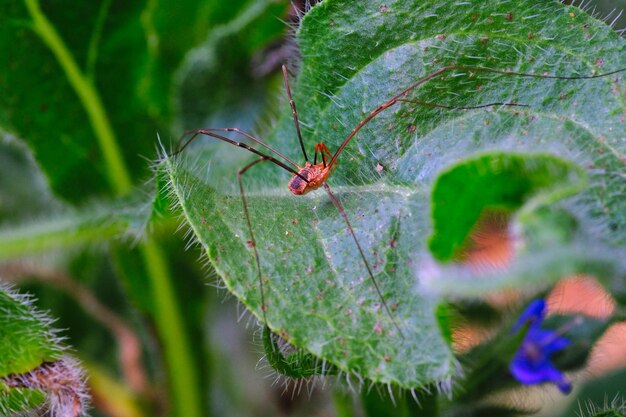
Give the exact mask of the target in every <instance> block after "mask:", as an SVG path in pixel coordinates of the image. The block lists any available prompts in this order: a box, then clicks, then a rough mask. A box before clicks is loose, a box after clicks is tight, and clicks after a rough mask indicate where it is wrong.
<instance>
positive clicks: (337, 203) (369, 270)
mask: <svg viewBox="0 0 626 417" xmlns="http://www.w3.org/2000/svg"><path fill="white" fill-rule="evenodd" d="M324 190H326V193H327V194H328V196H329V197H330V200H331V201H332V202H333V205H334V206H335V207H336V208H337V210H338V211H339V214H341V217H343V220H344V221H345V222H346V225H347V226H348V230H349V231H350V235H351V236H352V239H353V240H354V243H355V244H356V247H357V249H358V250H359V254H360V256H361V259H362V260H363V263H364V264H365V268H367V274H368V275H369V277H370V280H371V281H372V283H373V284H374V288H376V292H377V293H378V297H379V298H380V301H381V303H382V305H383V307H384V308H385V311H386V312H387V315H388V316H389V318H390V319H391V322H392V323H393V325H394V327H395V328H396V329H398V333H400V336H402V338H403V339H404V338H405V337H404V333H402V330H401V329H400V326H399V325H398V323H397V322H396V320H395V319H394V318H393V314H391V309H390V308H389V306H388V305H387V302H386V301H385V297H383V293H382V291H381V290H380V286H379V285H378V281H376V278H374V274H373V273H372V268H371V267H370V264H369V262H367V258H366V257H365V252H363V249H362V248H361V244H360V243H359V240H358V239H357V238H356V235H355V234H354V229H353V228H352V225H351V224H350V220H348V215H347V214H346V211H345V210H344V208H343V206H342V205H341V202H340V201H339V199H338V198H337V197H336V196H335V195H334V194H333V192H332V191H331V190H330V187H329V186H328V184H326V183H324Z"/></svg>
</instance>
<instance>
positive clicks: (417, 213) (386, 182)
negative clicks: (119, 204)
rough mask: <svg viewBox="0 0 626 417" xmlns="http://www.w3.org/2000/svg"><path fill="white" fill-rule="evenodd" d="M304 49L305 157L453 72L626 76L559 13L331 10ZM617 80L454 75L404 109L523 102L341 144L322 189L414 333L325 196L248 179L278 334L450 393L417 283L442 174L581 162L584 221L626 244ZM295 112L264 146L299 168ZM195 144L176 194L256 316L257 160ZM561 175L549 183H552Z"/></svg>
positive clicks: (404, 5) (438, 339) (535, 9)
mask: <svg viewBox="0 0 626 417" xmlns="http://www.w3.org/2000/svg"><path fill="white" fill-rule="evenodd" d="M298 40H299V43H300V46H301V51H302V57H303V60H302V64H301V68H300V71H299V75H298V82H297V83H295V82H294V81H293V80H292V88H293V90H294V99H295V101H296V103H297V106H298V112H299V117H300V121H301V125H302V131H303V136H304V141H305V145H306V147H307V150H308V152H309V158H312V155H311V154H312V151H311V150H312V148H313V144H314V143H316V142H325V143H326V145H328V147H329V148H330V149H331V152H332V151H334V150H335V149H337V148H338V146H339V145H340V143H341V142H342V140H343V139H344V138H345V137H347V135H348V134H349V132H350V131H351V130H352V129H353V128H354V127H355V126H357V124H358V123H359V122H360V121H361V120H363V119H364V117H365V116H366V115H367V114H368V113H369V112H370V111H372V110H373V109H375V108H376V107H377V106H378V105H380V104H382V103H384V102H385V101H386V100H389V99H390V98H391V97H393V96H394V95H396V94H398V93H400V92H401V91H403V89H405V88H407V87H408V86H409V85H411V84H413V83H415V82H416V81H417V80H419V79H420V78H421V77H425V76H427V75H428V74H429V73H431V72H433V71H434V70H436V69H438V68H441V67H442V66H445V65H451V64H456V65H470V66H480V67H486V68H492V69H497V70H502V71H505V70H513V71H516V72H523V73H534V74H544V73H547V74H552V75H561V76H581V75H591V74H594V73H601V72H608V71H610V70H614V69H620V68H623V67H626V59H625V58H624V57H625V56H626V54H624V51H625V50H626V44H625V43H624V41H623V40H622V39H620V38H618V36H617V35H616V34H615V33H613V32H612V31H611V30H610V28H608V27H607V26H605V25H604V24H602V23H601V22H599V21H596V20H594V19H592V18H590V17H589V16H587V15H585V14H584V13H583V12H581V11H580V10H579V9H576V8H571V7H566V6H563V5H561V4H558V3H548V2H542V3H540V4H537V2H534V1H521V2H516V3H515V4H513V3H504V2H499V1H484V2H480V3H475V4H473V3H468V2H463V3H449V2H435V1H390V2H385V4H374V3H368V2H350V1H339V0H335V1H333V0H331V1H327V2H323V3H321V4H320V5H318V6H316V7H314V8H313V9H312V10H311V11H310V12H309V13H308V14H307V15H306V16H305V18H304V19H303V22H302V26H301V28H300V30H299V33H298ZM622 78H623V77H622V76H621V75H620V74H616V75H614V76H608V77H602V78H598V79H590V80H580V79H578V80H571V79H570V80H552V79H545V78H533V77H520V76H516V75H512V74H498V73H493V72H484V71H470V70H467V69H456V70H451V71H448V72H445V73H444V74H442V75H441V76H439V77H436V78H435V79H433V80H430V81H428V82H427V83H425V84H424V85H422V86H421V87H420V88H417V89H415V90H413V91H411V92H409V93H408V95H407V96H405V97H406V98H407V99H408V100H413V101H420V102H427V103H438V104H442V105H447V106H479V105H485V104H489V103H494V102H500V103H513V102H514V103H521V104H524V105H526V106H527V107H509V106H501V105H497V106H493V107H491V108H487V109H474V110H450V109H443V108H437V107H424V106H420V105H416V104H415V103H409V102H402V103H398V104H396V105H395V106H393V107H392V108H390V109H388V110H386V111H383V112H382V113H380V114H379V115H378V116H377V117H375V118H374V119H373V120H372V121H371V122H370V123H368V124H367V125H366V126H365V127H364V128H363V129H361V130H360V132H359V133H358V134H357V135H356V137H355V138H354V139H353V140H352V141H351V142H350V143H349V144H348V145H347V147H346V148H345V150H344V152H343V153H342V154H341V155H340V156H339V158H338V165H337V167H336V170H335V172H334V174H333V175H332V177H330V179H329V181H328V184H329V185H330V187H331V188H332V190H333V192H334V193H335V194H336V195H337V196H338V198H339V199H340V201H341V202H342V204H343V206H344V207H345V210H346V213H347V214H348V216H349V218H350V221H351V223H352V226H353V228H354V231H355V234H356V236H357V238H358V239H359V242H360V244H361V246H362V247H363V250H364V253H365V256H366V257H367V259H368V262H369V264H370V266H371V267H372V270H373V272H374V276H375V278H376V280H377V282H378V284H379V285H380V287H381V289H382V292H383V294H384V297H385V300H386V302H387V303H388V304H389V305H390V306H391V307H392V315H393V319H394V320H395V322H397V324H398V325H399V326H400V328H401V329H402V332H403V333H404V334H405V338H402V337H401V335H400V334H399V333H398V331H397V330H396V329H395V327H394V325H393V323H392V321H391V319H390V317H389V316H388V315H387V314H386V313H385V310H384V309H383V308H382V307H381V301H380V299H379V297H378V295H377V293H376V291H375V288H374V285H373V283H372V281H371V279H370V278H369V277H368V275H367V271H366V269H365V265H364V263H363V262H362V260H361V259H360V257H359V254H358V251H357V248H356V247H355V244H354V242H353V240H352V237H351V236H350V235H349V233H347V230H346V229H347V228H346V224H345V222H344V221H343V219H342V217H341V216H340V214H339V213H338V211H337V210H336V208H335V207H334V206H333V205H332V204H331V202H330V200H329V198H328V196H327V195H326V194H325V193H323V192H322V191H318V192H314V193H311V194H309V195H306V196H304V197H295V196H293V195H290V194H289V192H288V191H287V190H286V183H287V181H288V180H289V177H290V174H289V173H288V172H284V171H283V170H281V169H280V168H278V167H276V166H275V165H273V164H271V163H267V162H265V163H260V164H258V165H256V166H254V167H253V168H251V169H250V170H249V171H247V173H246V174H245V175H244V177H243V178H244V180H243V181H244V189H245V190H246V196H247V198H248V202H249V208H250V221H251V223H252V228H253V232H254V237H255V244H256V248H257V249H258V252H259V255H260V263H261V269H262V276H263V283H264V288H265V292H266V294H265V298H266V306H267V311H266V316H267V321H268V325H269V327H270V328H271V329H272V330H273V331H275V332H276V333H278V334H279V335H280V336H281V337H283V338H285V339H287V340H289V341H290V342H291V343H293V344H295V345H297V346H299V347H303V348H305V349H306V350H308V351H310V352H312V353H314V354H315V355H317V356H319V357H320V358H322V359H323V360H327V361H329V362H332V363H333V364H335V365H337V366H338V367H339V368H340V369H342V370H344V371H348V372H351V373H355V374H358V375H360V376H362V377H366V378H368V379H371V380H374V381H377V382H384V383H388V382H393V383H397V384H398V385H400V386H402V387H406V388H414V387H418V386H424V385H427V384H430V383H433V382H440V383H441V382H445V381H448V380H449V378H451V377H452V376H453V375H454V372H455V371H454V370H455V360H454V357H453V354H452V352H451V349H450V348H449V345H448V343H447V342H446V338H445V337H444V334H447V331H448V329H444V331H443V332H442V329H440V325H439V321H438V319H437V314H436V312H437V311H438V308H439V307H438V306H439V300H438V298H437V297H434V296H432V294H429V293H428V292H423V291H422V287H421V286H420V284H421V282H420V280H421V269H420V268H421V266H422V265H423V262H424V260H427V259H428V258H429V255H428V249H427V240H428V237H429V236H430V235H431V234H432V232H433V225H432V224H431V219H430V213H431V207H430V192H431V187H432V186H433V182H434V181H435V179H436V178H437V176H438V175H439V174H440V173H441V172H442V171H444V170H445V169H447V168H448V167H450V166H452V165H454V164H456V163H459V162H460V161H463V160H465V159H467V158H472V157H475V156H476V155H480V154H485V153H488V152H491V153H510V152H514V153H517V154H529V153H536V152H538V151H541V152H542V153H547V154H553V155H558V157H559V158H560V159H561V160H563V161H564V162H563V163H564V164H570V163H573V164H576V165H579V166H582V167H584V168H585V171H586V174H587V176H588V177H589V181H590V186H589V187H588V188H587V189H586V190H585V192H584V193H583V194H582V196H581V197H579V199H580V201H581V202H582V204H581V206H582V207H583V210H584V212H585V214H588V215H590V216H594V215H595V216H597V215H599V214H600V213H601V214H602V215H603V216H606V218H607V219H608V223H610V224H611V227H612V229H610V230H607V240H610V241H613V242H618V241H620V240H622V239H623V233H619V231H620V230H623V228H624V226H626V217H625V211H626V210H625V208H626V206H625V205H624V204H626V203H625V202H623V201H620V199H619V198H616V197H617V195H619V193H620V190H623V189H624V183H623V181H621V180H620V178H621V175H622V173H623V166H624V165H623V150H624V146H625V144H624V142H623V140H622V138H623V123H624V112H625V109H626V103H625V101H626V100H625V98H624V91H625V87H624V84H623V82H622V81H621V80H622ZM283 111H284V113H283V117H281V118H280V119H279V120H278V121H277V123H276V126H275V129H274V131H273V132H272V134H271V135H269V137H267V138H266V139H267V141H268V143H269V144H270V146H272V147H274V148H275V149H279V150H280V151H281V152H282V153H284V154H285V155H286V156H288V157H289V158H291V159H293V160H294V161H296V162H297V163H302V156H301V155H300V150H299V146H298V144H297V141H296V136H295V132H294V127H293V120H292V119H291V111H290V110H289V108H288V106H287V105H286V104H284V105H283ZM215 127H220V126H215ZM232 138H233V139H236V140H243V139H244V138H243V137H241V136H236V135H234V136H232ZM199 143H200V141H198V142H197V143H196V144H194V146H190V147H189V148H188V149H187V150H186V153H185V155H184V156H181V157H180V158H177V159H176V160H169V161H168V162H167V170H168V173H169V175H170V178H171V180H172V185H173V190H174V192H175V193H176V194H177V196H178V198H179V201H180V204H181V206H182V208H183V211H184V214H185V216H186V218H187V220H188V222H189V223H190V225H191V227H192V228H193V230H194V232H195V235H196V237H197V238H198V240H199V241H200V242H201V243H202V245H203V246H204V247H205V249H206V251H207V254H208V256H209V259H210V260H211V262H212V264H213V266H214V267H215V269H216V270H217V271H218V272H219V274H220V275H221V276H222V278H223V279H224V282H225V283H226V286H227V287H228V288H229V290H230V291H231V292H232V293H234V294H235V295H236V296H237V297H238V299H239V300H240V301H241V302H243V303H244V304H245V305H246V307H248V308H249V309H250V310H251V311H252V312H253V313H254V314H255V315H256V316H257V317H259V318H261V317H263V314H262V312H261V300H260V287H259V283H258V278H257V270H256V265H255V258H254V255H253V251H252V248H251V245H252V243H251V242H250V240H251V236H250V231H249V230H248V227H247V224H246V220H245V217H244V212H243V206H242V200H241V196H240V194H239V188H238V184H237V180H236V178H237V170H238V169H240V168H242V167H243V166H244V165H245V163H246V162H250V161H252V160H254V158H255V156H253V155H250V154H248V153H247V152H246V151H245V150H243V149H236V148H234V147H232V146H231V145H228V144H225V143H218V141H217V140H214V141H212V142H211V141H210V140H206V141H202V143H203V144H205V145H206V144H210V145H209V146H200V145H198V144H199ZM195 145H197V146H195ZM259 149H260V150H262V151H266V150H265V149H262V148H259ZM558 178H559V175H555V176H554V177H551V178H550V181H548V182H549V183H550V184H548V185H552V184H553V183H554V184H556V185H555V186H558V185H559V184H558V182H559V180H558ZM563 184H567V185H566V186H567V187H570V186H571V184H569V183H568V182H567V181H566V182H564V183H563ZM526 194H527V193H526ZM557 194H558V193H557ZM565 194H567V193H565V192H564V193H563V195H565ZM524 197H525V196H524V195H521V194H519V195H516V196H515V198H517V199H518V200H519V201H523V200H524ZM526 197H528V195H526ZM463 209H464V207H459V210H463ZM517 285H524V284H519V283H518V284H517Z"/></svg>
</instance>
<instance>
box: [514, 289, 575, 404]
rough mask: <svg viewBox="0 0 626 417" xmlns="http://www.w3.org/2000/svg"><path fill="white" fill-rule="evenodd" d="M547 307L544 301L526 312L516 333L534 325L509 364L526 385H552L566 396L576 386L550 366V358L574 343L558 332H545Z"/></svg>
mask: <svg viewBox="0 0 626 417" xmlns="http://www.w3.org/2000/svg"><path fill="white" fill-rule="evenodd" d="M545 310H546V303H545V301H544V300H542V299H539V300H535V301H533V302H532V303H530V305H529V306H528V307H527V308H526V310H524V312H523V313H522V315H521V316H520V318H519V319H518V321H517V323H516V324H515V326H514V328H513V329H514V331H517V330H519V328H520V327H522V326H524V325H526V324H527V323H530V327H529V328H528V331H527V332H526V335H525V336H524V340H523V341H522V344H521V345H520V347H519V349H518V350H517V352H516V353H515V356H514V357H513V360H512V361H511V363H510V364H509V370H510V371H511V374H512V375H513V376H514V377H515V379H517V380H518V381H519V382H521V383H522V384H526V385H531V384H541V383H544V382H552V383H554V384H556V385H557V387H558V388H559V389H560V390H561V392H562V393H564V394H568V393H569V392H570V391H571V390H572V384H571V383H570V382H569V381H568V380H567V379H566V378H565V376H564V375H563V373H562V372H561V371H559V370H558V369H557V368H556V367H555V366H554V365H553V364H552V362H550V356H551V355H552V354H553V353H555V352H558V351H560V350H563V349H565V348H566V347H567V346H569V345H570V341H569V340H568V339H566V338H564V337H561V336H560V335H559V333H558V332H556V331H554V330H545V329H542V328H541V327H540V326H541V323H542V321H543V319H544V316H545Z"/></svg>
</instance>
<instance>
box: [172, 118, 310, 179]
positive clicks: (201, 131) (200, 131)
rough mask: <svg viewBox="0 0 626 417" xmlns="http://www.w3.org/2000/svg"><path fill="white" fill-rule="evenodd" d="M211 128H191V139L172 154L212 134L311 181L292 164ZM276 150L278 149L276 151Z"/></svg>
mask: <svg viewBox="0 0 626 417" xmlns="http://www.w3.org/2000/svg"><path fill="white" fill-rule="evenodd" d="M211 130H212V129H211ZM211 130H207V129H197V130H190V131H189V132H193V135H192V136H191V137H190V138H189V140H188V141H187V142H185V144H184V145H183V146H182V147H181V148H180V149H178V150H177V151H176V152H174V153H172V154H170V156H175V155H178V154H179V153H181V152H182V151H183V150H184V149H185V147H187V145H189V143H191V141H192V140H194V139H195V138H196V137H197V136H198V135H205V136H210V137H212V138H215V139H219V140H221V141H224V142H226V143H230V144H231V145H235V146H238V147H240V148H243V149H245V150H247V151H249V152H252V153H254V154H257V155H259V156H261V157H262V158H264V159H267V160H268V161H272V162H273V163H275V164H276V165H278V166H280V167H281V168H283V169H284V170H285V171H289V172H291V173H292V174H293V175H297V176H298V177H300V178H301V179H302V180H304V181H305V182H307V183H308V182H309V180H308V179H306V178H304V177H303V176H302V175H300V173H299V172H298V171H296V170H295V169H293V168H291V167H290V166H288V165H286V164H285V163H284V162H282V161H280V160H278V159H276V158H274V157H273V156H271V155H266V154H264V153H263V152H261V151H258V150H256V149H254V148H253V147H251V146H249V145H247V144H245V143H243V142H237V141H234V140H232V139H229V138H227V137H226V136H222V135H218V134H216V133H213V132H211ZM184 137H185V135H183V136H182V137H181V140H182V138H184ZM179 142H180V140H179ZM266 147H268V146H267V145H266ZM269 149H270V150H272V151H274V150H273V149H272V148H269ZM274 152H276V151H274ZM279 155H280V154H279Z"/></svg>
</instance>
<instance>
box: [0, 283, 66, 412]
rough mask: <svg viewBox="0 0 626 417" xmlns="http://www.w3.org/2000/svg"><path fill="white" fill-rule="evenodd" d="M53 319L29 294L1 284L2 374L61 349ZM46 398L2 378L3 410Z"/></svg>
mask: <svg viewBox="0 0 626 417" xmlns="http://www.w3.org/2000/svg"><path fill="white" fill-rule="evenodd" d="M50 323H51V321H50V319H49V318H48V317H47V316H45V315H44V314H42V313H41V312H39V311H37V310H35V309H34V308H33V306H32V301H31V299H30V298H28V297H25V296H23V295H19V294H17V293H15V292H14V291H12V290H11V289H9V288H8V287H7V286H6V285H0V358H1V359H0V378H1V377H6V376H8V375H10V374H20V373H24V372H27V371H29V370H31V369H34V368H36V367H37V366H38V365H40V364H41V363H42V362H44V361H49V360H54V359H56V358H58V357H59V355H60V354H61V353H62V347H61V346H60V339H59V338H58V337H57V336H56V334H55V332H54V331H53V330H52V328H51V327H50ZM42 400H43V397H42V396H41V395H40V394H38V393H36V392H33V391H30V390H7V389H6V388H4V387H3V385H2V383H1V381H0V412H1V413H2V414H3V415H7V414H9V413H10V412H18V411H24V410H25V409H29V408H32V407H33V406H35V405H37V404H38V403H40V402H41V401H42Z"/></svg>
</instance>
